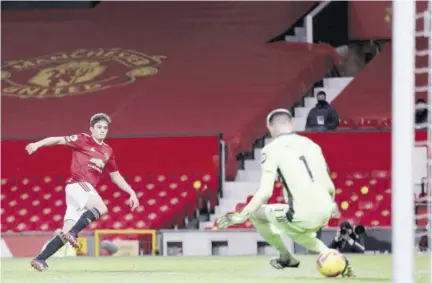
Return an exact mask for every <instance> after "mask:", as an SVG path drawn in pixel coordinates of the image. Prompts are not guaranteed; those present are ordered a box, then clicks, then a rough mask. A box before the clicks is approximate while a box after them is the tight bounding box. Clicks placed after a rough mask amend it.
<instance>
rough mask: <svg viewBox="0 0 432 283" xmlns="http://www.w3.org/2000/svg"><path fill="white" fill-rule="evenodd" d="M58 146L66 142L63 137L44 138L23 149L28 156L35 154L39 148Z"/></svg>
mask: <svg viewBox="0 0 432 283" xmlns="http://www.w3.org/2000/svg"><path fill="white" fill-rule="evenodd" d="M58 144H66V140H65V139H64V137H49V138H45V139H43V140H40V141H37V142H34V143H30V144H28V145H27V146H26V148H25V149H26V151H27V152H28V154H32V153H34V152H36V151H37V150H38V149H39V148H40V147H43V146H52V145H58Z"/></svg>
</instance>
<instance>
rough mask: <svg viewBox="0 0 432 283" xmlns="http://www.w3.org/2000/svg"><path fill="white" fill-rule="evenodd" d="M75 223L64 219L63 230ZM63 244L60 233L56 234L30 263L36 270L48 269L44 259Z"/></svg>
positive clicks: (67, 229)
mask: <svg viewBox="0 0 432 283" xmlns="http://www.w3.org/2000/svg"><path fill="white" fill-rule="evenodd" d="M74 224H75V221H74V220H70V219H69V220H65V221H64V224H63V231H69V229H70V228H71V227H73V226H74ZM64 245H65V241H64V240H63V239H62V237H61V235H60V234H59V235H56V236H55V237H54V238H53V239H52V240H51V241H50V242H49V243H48V244H47V245H46V247H45V249H44V250H43V251H42V252H41V253H40V254H39V255H38V256H37V257H35V258H34V259H32V261H31V262H30V265H31V266H32V267H33V268H34V269H36V270H38V271H44V270H46V269H48V264H47V263H46V260H47V259H48V258H50V257H51V256H52V255H53V254H55V253H56V252H57V251H58V250H60V249H61V248H62V247H63V246H64Z"/></svg>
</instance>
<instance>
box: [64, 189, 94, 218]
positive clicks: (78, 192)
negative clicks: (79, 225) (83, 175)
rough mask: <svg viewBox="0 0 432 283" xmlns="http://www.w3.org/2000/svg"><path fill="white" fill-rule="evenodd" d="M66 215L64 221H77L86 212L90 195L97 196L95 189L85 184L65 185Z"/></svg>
mask: <svg viewBox="0 0 432 283" xmlns="http://www.w3.org/2000/svg"><path fill="white" fill-rule="evenodd" d="M65 191H66V213H65V216H64V221H66V220H73V221H78V219H79V218H80V217H81V215H82V214H83V213H84V212H85V211H86V210H87V209H86V208H85V206H86V204H87V201H88V200H89V198H90V196H91V195H99V194H98V193H97V191H96V189H95V188H94V187H93V186H92V185H91V184H89V183H87V182H78V183H71V184H67V185H66V189H65Z"/></svg>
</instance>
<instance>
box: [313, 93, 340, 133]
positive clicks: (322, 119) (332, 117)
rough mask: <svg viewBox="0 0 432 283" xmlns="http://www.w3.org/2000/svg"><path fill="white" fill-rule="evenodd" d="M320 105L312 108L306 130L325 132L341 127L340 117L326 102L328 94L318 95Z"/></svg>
mask: <svg viewBox="0 0 432 283" xmlns="http://www.w3.org/2000/svg"><path fill="white" fill-rule="evenodd" d="M317 100H318V103H317V104H316V106H315V107H314V108H312V109H311V110H310V112H309V114H308V117H307V120H306V130H308V131H320V132H325V131H328V130H334V129H336V128H337V126H339V116H338V114H337V112H336V110H335V109H334V108H333V107H331V106H330V104H329V103H328V102H327V101H326V93H325V92H324V91H320V92H318V94H317Z"/></svg>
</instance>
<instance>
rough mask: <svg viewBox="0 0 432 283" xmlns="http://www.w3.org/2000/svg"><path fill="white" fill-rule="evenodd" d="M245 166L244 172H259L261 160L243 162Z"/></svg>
mask: <svg viewBox="0 0 432 283" xmlns="http://www.w3.org/2000/svg"><path fill="white" fill-rule="evenodd" d="M244 165H245V170H246V171H248V170H260V169H261V160H260V159H259V160H256V159H252V160H245V162H244Z"/></svg>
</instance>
